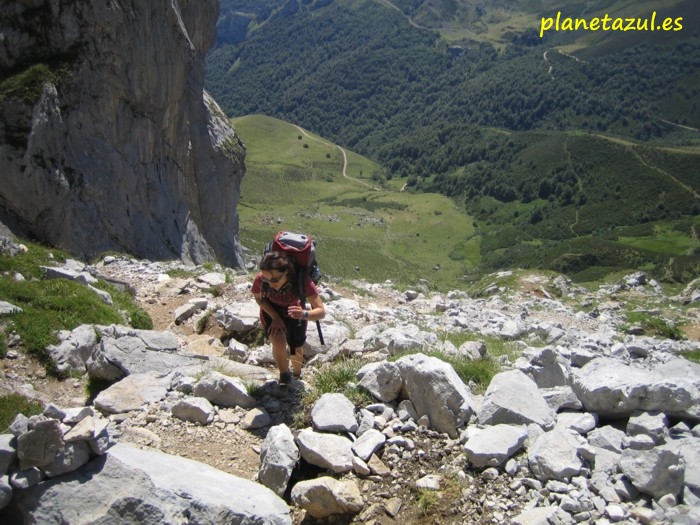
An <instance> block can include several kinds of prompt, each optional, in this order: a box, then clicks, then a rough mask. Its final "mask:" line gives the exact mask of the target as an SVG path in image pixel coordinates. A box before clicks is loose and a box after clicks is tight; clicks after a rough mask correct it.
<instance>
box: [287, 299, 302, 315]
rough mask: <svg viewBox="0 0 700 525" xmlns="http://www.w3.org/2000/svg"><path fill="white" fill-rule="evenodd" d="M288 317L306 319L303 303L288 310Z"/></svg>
mask: <svg viewBox="0 0 700 525" xmlns="http://www.w3.org/2000/svg"><path fill="white" fill-rule="evenodd" d="M287 315H288V316H289V317H291V318H292V319H302V318H303V317H304V308H302V306H301V301H297V304H295V305H293V306H290V307H289V308H287Z"/></svg>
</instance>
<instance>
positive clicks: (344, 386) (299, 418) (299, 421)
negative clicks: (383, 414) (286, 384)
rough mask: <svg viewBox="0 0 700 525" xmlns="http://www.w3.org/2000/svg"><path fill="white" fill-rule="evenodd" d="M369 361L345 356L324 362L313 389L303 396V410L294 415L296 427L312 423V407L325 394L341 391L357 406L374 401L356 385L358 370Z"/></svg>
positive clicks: (313, 383) (319, 369) (314, 378)
mask: <svg viewBox="0 0 700 525" xmlns="http://www.w3.org/2000/svg"><path fill="white" fill-rule="evenodd" d="M366 364H367V362H366V361H363V360H361V359H354V358H344V359H339V360H337V361H334V362H332V363H324V364H323V365H321V367H320V368H318V370H317V371H316V373H315V375H314V377H313V379H312V387H313V388H311V389H309V390H307V391H305V392H304V394H303V395H302V398H301V407H302V410H301V411H299V412H297V413H296V414H295V415H294V422H293V424H292V426H293V427H294V428H304V427H306V426H309V425H310V422H311V416H310V412H311V408H312V407H313V405H314V403H315V402H316V401H318V400H319V398H320V397H321V396H322V395H323V394H328V393H336V392H340V393H342V394H343V395H345V396H346V397H347V398H348V399H349V400H350V401H351V402H352V403H353V404H354V405H355V406H364V405H368V404H370V403H374V402H375V399H374V398H373V397H372V395H371V394H370V393H369V392H367V391H366V390H364V389H363V388H360V387H358V386H357V385H356V383H355V382H356V381H357V372H358V371H359V370H360V368H362V367H363V366H364V365H366Z"/></svg>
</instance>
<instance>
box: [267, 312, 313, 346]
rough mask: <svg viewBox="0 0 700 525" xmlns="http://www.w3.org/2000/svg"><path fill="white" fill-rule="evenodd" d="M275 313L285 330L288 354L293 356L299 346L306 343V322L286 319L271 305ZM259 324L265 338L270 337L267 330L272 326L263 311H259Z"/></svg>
mask: <svg viewBox="0 0 700 525" xmlns="http://www.w3.org/2000/svg"><path fill="white" fill-rule="evenodd" d="M272 306H273V308H274V309H275V310H277V313H278V314H279V315H280V317H281V318H282V320H283V321H284V326H285V328H286V329H287V344H288V345H289V353H290V354H294V352H295V350H296V349H297V348H299V347H301V346H304V343H305V342H306V328H307V326H308V324H309V323H308V321H302V320H299V319H292V318H291V317H287V315H286V312H285V311H284V310H283V309H282V308H280V307H278V306H277V305H275V304H273V305H272ZM260 322H261V323H262V325H263V328H264V330H265V336H266V337H267V338H268V339H269V337H270V335H269V334H268V330H269V328H270V325H271V324H272V318H271V317H270V316H269V315H268V314H267V312H265V311H264V310H262V309H261V310H260Z"/></svg>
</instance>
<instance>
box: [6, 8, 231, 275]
mask: <svg viewBox="0 0 700 525" xmlns="http://www.w3.org/2000/svg"><path fill="white" fill-rule="evenodd" d="M217 16H218V1H216V0H202V1H199V0H197V1H193V0H177V1H165V0H156V1H153V2H139V1H136V0H128V1H126V2H119V3H115V2H107V3H105V2H100V1H96V0H90V1H88V2H75V1H73V0H59V1H56V2H48V1H42V0H33V1H23V2H12V3H11V4H8V5H7V6H4V7H3V9H2V12H1V13H0V33H1V34H2V39H0V78H2V79H3V81H2V84H1V85H0V153H1V154H0V180H1V182H2V184H0V221H3V222H5V223H6V224H7V225H8V226H10V227H11V228H12V229H13V231H15V232H20V233H22V234H24V235H26V236H31V237H35V238H39V239H41V240H43V241H45V242H48V243H50V244H52V245H55V246H60V247H61V248H63V249H67V250H69V251H71V252H73V253H76V254H79V255H82V256H86V257H90V256H94V255H96V254H99V253H102V252H104V251H108V250H115V251H121V252H127V253H131V254H134V255H136V256H139V257H144V258H149V259H159V260H165V259H182V260H183V261H186V262H194V263H201V262H205V261H210V260H214V259H218V260H219V261H221V262H223V263H225V264H226V265H228V266H231V267H238V266H240V265H241V247H240V245H239V242H238V215H237V211H236V208H237V203H238V198H239V186H240V181H241V178H242V177H243V173H244V167H243V159H244V146H243V144H242V142H241V141H240V139H239V138H238V136H237V135H236V134H235V132H234V130H233V129H232V128H231V127H230V125H229V123H228V121H227V119H226V118H225V116H224V114H223V113H222V111H221V110H220V109H219V107H218V106H217V104H216V103H215V102H214V100H213V99H211V98H210V97H209V96H208V95H207V94H206V93H205V92H204V89H203V86H204V55H205V53H206V52H207V50H208V49H209V47H210V46H211V44H212V43H213V40H214V36H215V31H216V30H215V26H216V20H217Z"/></svg>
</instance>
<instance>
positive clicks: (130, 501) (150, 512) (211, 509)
mask: <svg viewBox="0 0 700 525" xmlns="http://www.w3.org/2000/svg"><path fill="white" fill-rule="evenodd" d="M233 496H235V497H233ZM7 512H8V513H9V514H10V515H11V516H12V519H13V520H15V521H12V522H13V523H71V524H81V523H85V524H87V523H101V524H102V525H122V524H124V523H138V524H139V525H161V524H163V523H182V522H183V517H185V516H187V517H188V518H187V521H188V522H189V523H208V524H220V525H229V524H233V523H238V524H242V523H269V524H271V525H288V524H291V518H290V516H289V507H288V506H287V505H286V503H285V502H284V501H283V500H282V499H281V498H279V497H278V496H277V495H276V494H274V493H273V492H272V491H271V490H269V489H268V488H266V487H263V486H262V485H260V484H257V483H254V482H252V481H248V480H245V479H242V478H238V477H236V476H232V475H231V474H227V473H225V472H222V471H220V470H216V469H214V468H212V467H210V466H208V465H205V464H203V463H199V462H197V461H193V460H191V459H186V458H181V457H178V456H172V455H169V454H164V453H162V452H158V451H155V450H141V449H138V448H135V447H131V446H128V445H123V444H118V445H115V446H114V447H112V448H111V449H110V450H109V452H108V453H107V454H105V455H104V456H100V457H98V458H97V459H95V460H93V461H91V462H90V463H88V464H87V465H85V466H84V467H82V468H80V469H79V470H76V471H74V472H71V473H69V474H65V475H63V476H60V477H58V478H54V479H51V480H48V481H45V482H43V483H40V484H39V485H36V486H34V487H30V488H27V489H24V490H15V492H14V498H13V500H12V502H11V503H10V505H9V506H8V509H7Z"/></svg>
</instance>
